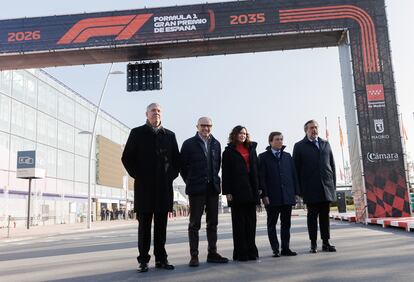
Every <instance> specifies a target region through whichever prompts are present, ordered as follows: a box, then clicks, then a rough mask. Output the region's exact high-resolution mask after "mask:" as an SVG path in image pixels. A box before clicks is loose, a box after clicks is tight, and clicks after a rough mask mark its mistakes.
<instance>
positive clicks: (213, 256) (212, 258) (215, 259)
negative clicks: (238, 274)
mask: <svg viewBox="0 0 414 282" xmlns="http://www.w3.org/2000/svg"><path fill="white" fill-rule="evenodd" d="M207 262H210V263H228V262H229V259H228V258H225V257H222V256H221V255H219V254H218V253H209V254H208V255H207Z"/></svg>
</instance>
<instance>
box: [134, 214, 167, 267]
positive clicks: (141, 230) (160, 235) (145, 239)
mask: <svg viewBox="0 0 414 282" xmlns="http://www.w3.org/2000/svg"><path fill="white" fill-rule="evenodd" d="M137 216H138V252H139V256H138V257H137V259H138V262H139V263H148V262H149V260H150V258H151V256H150V255H149V254H148V253H149V250H150V246H151V223H152V219H153V218H154V256H155V261H157V262H165V261H167V252H166V251H165V241H166V235H167V221H168V213H167V212H164V213H137Z"/></svg>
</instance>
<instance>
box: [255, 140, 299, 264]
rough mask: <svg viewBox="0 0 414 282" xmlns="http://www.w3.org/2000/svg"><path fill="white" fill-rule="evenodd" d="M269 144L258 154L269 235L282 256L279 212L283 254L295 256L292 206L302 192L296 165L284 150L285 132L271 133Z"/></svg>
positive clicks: (276, 252) (274, 253)
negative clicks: (291, 230)
mask: <svg viewBox="0 0 414 282" xmlns="http://www.w3.org/2000/svg"><path fill="white" fill-rule="evenodd" d="M269 145H270V146H269V147H267V148H266V152H264V153H261V154H260V155H259V164H260V165H259V176H260V189H261V190H262V194H261V197H262V200H263V203H264V205H265V207H266V212H267V234H268V237H269V241H270V245H271V247H272V250H273V257H279V256H280V255H279V242H278V239H277V232H276V224H277V221H278V219H279V215H280V221H281V224H280V225H281V228H280V237H281V240H282V251H281V253H280V254H281V255H282V256H296V252H293V251H291V250H290V248H289V241H290V225H291V216H292V206H294V205H295V204H296V196H297V195H299V187H298V182H297V176H296V170H295V165H294V163H293V159H292V157H291V155H290V154H289V153H287V152H284V149H285V146H283V135H282V133H280V132H272V133H270V135H269Z"/></svg>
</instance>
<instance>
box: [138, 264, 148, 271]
mask: <svg viewBox="0 0 414 282" xmlns="http://www.w3.org/2000/svg"><path fill="white" fill-rule="evenodd" d="M137 271H138V272H148V264H146V263H140V264H139V265H138V268H137Z"/></svg>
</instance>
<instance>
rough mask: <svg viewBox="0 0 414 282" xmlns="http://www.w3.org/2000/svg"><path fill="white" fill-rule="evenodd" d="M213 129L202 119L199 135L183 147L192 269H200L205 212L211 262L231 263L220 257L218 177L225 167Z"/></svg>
mask: <svg viewBox="0 0 414 282" xmlns="http://www.w3.org/2000/svg"><path fill="white" fill-rule="evenodd" d="M212 126H213V123H212V121H211V119H210V118H208V117H202V118H200V119H199V120H198V123H197V133H196V135H195V136H194V137H191V138H189V139H187V140H186V141H185V142H184V143H183V146H182V147H181V176H182V178H183V180H184V182H185V184H186V187H185V190H186V194H187V195H188V197H189V200H190V223H189V225H188V237H189V242H190V255H191V260H190V262H189V266H198V265H199V260H198V242H199V237H198V232H199V230H200V226H201V217H202V215H203V211H204V210H205V211H206V221H207V241H208V255H207V262H213V263H227V262H228V259H227V258H224V257H222V256H221V255H219V254H218V253H217V224H218V201H219V194H220V191H221V189H220V177H219V175H218V173H219V171H220V165H221V146H220V143H219V142H218V141H217V140H216V139H215V138H214V137H213V135H212V134H211V128H212Z"/></svg>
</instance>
